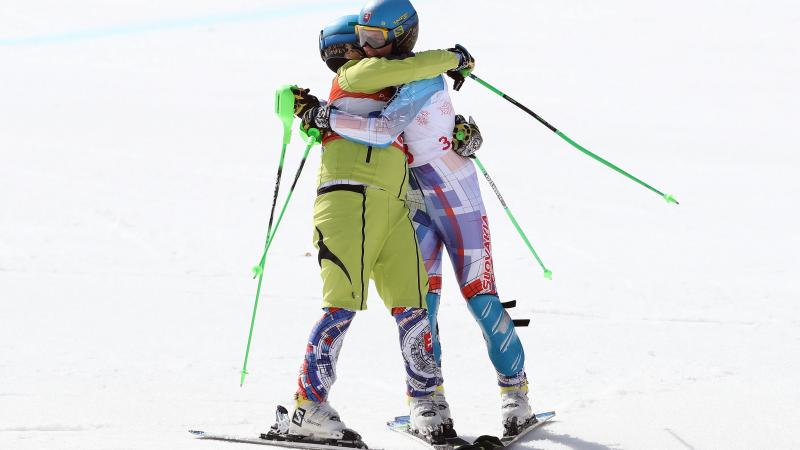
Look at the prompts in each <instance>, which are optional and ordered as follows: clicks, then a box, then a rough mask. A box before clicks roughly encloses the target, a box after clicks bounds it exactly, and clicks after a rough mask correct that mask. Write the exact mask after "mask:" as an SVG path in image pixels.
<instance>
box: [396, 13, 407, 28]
mask: <svg viewBox="0 0 800 450" xmlns="http://www.w3.org/2000/svg"><path fill="white" fill-rule="evenodd" d="M406 19H408V13H403V15H402V16H400V17H398V18H397V20H395V21H394V24H395V25H397V24H398V23H400V22H402V21H404V20H406Z"/></svg>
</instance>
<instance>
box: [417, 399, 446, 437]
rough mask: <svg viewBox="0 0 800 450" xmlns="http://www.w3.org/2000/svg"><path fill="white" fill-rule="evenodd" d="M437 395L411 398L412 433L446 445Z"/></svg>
mask: <svg viewBox="0 0 800 450" xmlns="http://www.w3.org/2000/svg"><path fill="white" fill-rule="evenodd" d="M435 395H436V394H431V395H426V396H424V397H410V398H409V399H408V406H409V408H410V412H409V417H410V425H411V430H412V431H414V432H415V433H419V434H421V435H422V436H424V437H425V439H426V440H428V441H429V442H431V443H434V444H440V443H444V436H443V433H442V416H441V415H439V405H437V403H436V400H435ZM448 410H449V407H448Z"/></svg>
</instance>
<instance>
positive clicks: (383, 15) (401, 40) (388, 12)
mask: <svg viewBox="0 0 800 450" xmlns="http://www.w3.org/2000/svg"><path fill="white" fill-rule="evenodd" d="M358 25H359V26H360V27H375V28H383V29H385V30H387V31H388V32H387V33H386V34H385V39H386V43H385V44H384V45H388V44H389V43H392V42H394V48H393V49H392V53H394V54H396V55H403V54H407V53H411V50H413V49H414V44H416V43H417V35H418V34H419V17H418V16H417V10H416V9H414V5H412V4H411V2H410V1H408V0H369V1H368V2H367V4H366V5H364V7H363V8H361V14H359V16H358ZM362 46H363V44H362Z"/></svg>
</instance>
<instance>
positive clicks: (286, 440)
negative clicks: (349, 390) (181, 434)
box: [189, 405, 369, 450]
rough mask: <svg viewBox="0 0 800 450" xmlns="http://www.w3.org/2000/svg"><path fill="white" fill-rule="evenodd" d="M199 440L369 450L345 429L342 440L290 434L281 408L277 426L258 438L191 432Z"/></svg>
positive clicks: (321, 449) (317, 449)
mask: <svg viewBox="0 0 800 450" xmlns="http://www.w3.org/2000/svg"><path fill="white" fill-rule="evenodd" d="M189 433H192V434H193V435H194V436H196V437H197V438H198V439H209V440H214V441H227V442H240V443H244V444H258V445H268V446H272V447H282V448H297V449H302V450H328V449H331V450H343V449H347V448H353V449H363V450H369V447H367V444H365V443H364V441H362V440H361V436H360V435H359V434H358V433H356V432H355V431H353V430H350V429H344V430H343V432H342V434H343V436H342V437H341V438H340V439H333V438H331V439H315V438H313V437H309V436H299V435H294V434H289V411H288V410H287V409H286V408H285V407H283V406H281V405H278V407H277V408H276V410H275V424H274V425H272V427H270V430H269V431H268V432H266V433H261V435H260V436H258V437H251V436H234V435H227V434H213V433H207V432H205V431H199V430H189Z"/></svg>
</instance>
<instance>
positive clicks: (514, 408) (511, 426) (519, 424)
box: [500, 384, 536, 437]
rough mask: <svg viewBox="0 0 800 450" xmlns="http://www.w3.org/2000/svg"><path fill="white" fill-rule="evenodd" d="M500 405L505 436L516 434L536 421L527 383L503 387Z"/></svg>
mask: <svg viewBox="0 0 800 450" xmlns="http://www.w3.org/2000/svg"><path fill="white" fill-rule="evenodd" d="M500 405H501V406H500V408H501V409H500V410H501V412H502V416H503V437H513V436H516V435H518V434H519V433H520V432H521V431H522V430H524V429H525V428H528V427H529V426H531V425H533V424H534V423H536V416H535V415H534V414H533V410H532V409H531V405H530V402H529V401H528V386H527V384H525V385H522V386H514V387H506V388H501V389H500Z"/></svg>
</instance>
